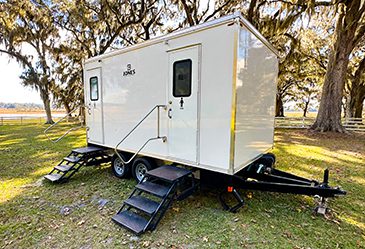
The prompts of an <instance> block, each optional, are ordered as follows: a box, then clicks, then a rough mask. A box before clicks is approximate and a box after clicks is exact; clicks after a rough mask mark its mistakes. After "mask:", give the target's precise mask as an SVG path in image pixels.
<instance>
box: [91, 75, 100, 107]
mask: <svg viewBox="0 0 365 249" xmlns="http://www.w3.org/2000/svg"><path fill="white" fill-rule="evenodd" d="M90 99H91V100H93V101H95V100H98V99H99V88H98V77H91V78H90Z"/></svg>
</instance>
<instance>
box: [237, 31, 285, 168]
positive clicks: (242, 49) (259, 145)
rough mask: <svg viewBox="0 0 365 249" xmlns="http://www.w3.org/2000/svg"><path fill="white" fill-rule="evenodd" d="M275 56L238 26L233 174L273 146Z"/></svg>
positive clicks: (276, 68)
mask: <svg viewBox="0 0 365 249" xmlns="http://www.w3.org/2000/svg"><path fill="white" fill-rule="evenodd" d="M277 74H278V60H277V55H276V54H274V53H273V52H272V51H271V50H270V49H269V48H268V47H267V46H265V45H264V44H263V43H262V42H261V41H260V40H259V39H258V38H257V37H256V36H255V35H254V34H253V33H251V32H250V31H248V30H247V28H246V27H242V28H241V29H240V32H239V37H238V62H237V81H236V110H235V112H236V113H235V132H234V136H233V139H234V172H237V171H238V170H240V169H241V168H242V167H243V166H245V165H247V164H248V163H249V162H250V161H252V160H253V159H255V157H257V156H258V155H260V153H265V152H266V151H267V150H269V149H270V148H271V147H272V146H273V139H274V118H275V95H276V80H277Z"/></svg>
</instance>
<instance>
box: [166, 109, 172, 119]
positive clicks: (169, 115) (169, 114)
mask: <svg viewBox="0 0 365 249" xmlns="http://www.w3.org/2000/svg"><path fill="white" fill-rule="evenodd" d="M171 111H172V109H171V108H169V111H168V112H167V116H168V117H169V119H172V116H171Z"/></svg>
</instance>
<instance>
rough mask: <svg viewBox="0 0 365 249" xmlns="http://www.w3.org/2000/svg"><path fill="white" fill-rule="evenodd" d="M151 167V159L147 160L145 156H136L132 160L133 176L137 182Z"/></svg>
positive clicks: (153, 165)
mask: <svg viewBox="0 0 365 249" xmlns="http://www.w3.org/2000/svg"><path fill="white" fill-rule="evenodd" d="M153 168H155V163H154V162H153V161H152V160H148V159H147V158H143V157H140V158H137V159H135V160H134V162H133V166H132V175H133V178H134V179H135V180H136V181H137V182H140V181H141V180H142V178H143V177H144V175H145V173H146V172H147V171H149V170H151V169H153Z"/></svg>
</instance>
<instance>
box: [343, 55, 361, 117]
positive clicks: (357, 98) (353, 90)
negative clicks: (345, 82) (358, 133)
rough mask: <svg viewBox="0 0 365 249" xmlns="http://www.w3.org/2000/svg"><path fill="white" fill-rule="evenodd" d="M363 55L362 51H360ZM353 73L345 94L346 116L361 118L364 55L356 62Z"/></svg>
mask: <svg viewBox="0 0 365 249" xmlns="http://www.w3.org/2000/svg"><path fill="white" fill-rule="evenodd" d="M362 55H363V53H362ZM356 66H357V67H356V69H355V73H354V74H353V75H351V76H350V80H349V81H350V84H349V86H348V88H349V93H348V95H347V101H346V102H347V103H346V104H347V107H346V109H347V110H346V117H347V118H362V112H363V103H364V100H365V56H363V58H362V59H361V60H360V61H359V62H358V63H357V65H356Z"/></svg>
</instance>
